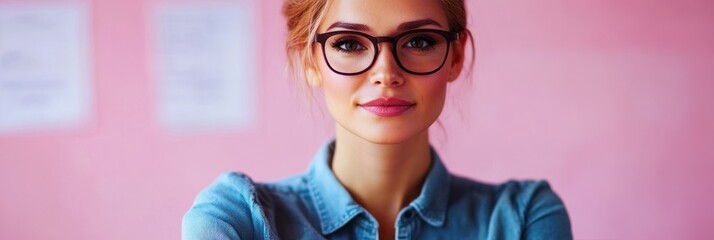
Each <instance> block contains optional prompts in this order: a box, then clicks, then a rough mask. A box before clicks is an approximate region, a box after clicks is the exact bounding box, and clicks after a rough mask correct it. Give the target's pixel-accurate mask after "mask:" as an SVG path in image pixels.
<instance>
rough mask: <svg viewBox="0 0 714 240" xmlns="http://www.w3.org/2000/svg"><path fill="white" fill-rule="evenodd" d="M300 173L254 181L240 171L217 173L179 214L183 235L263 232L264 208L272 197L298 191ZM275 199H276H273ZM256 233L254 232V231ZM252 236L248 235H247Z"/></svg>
mask: <svg viewBox="0 0 714 240" xmlns="http://www.w3.org/2000/svg"><path fill="white" fill-rule="evenodd" d="M301 183H302V177H301V176H300V175H296V176H294V177H290V178H285V179H283V180H280V181H276V182H272V183H257V182H255V181H253V179H252V178H251V177H249V176H248V175H246V174H244V173H241V172H226V173H223V174H221V175H220V176H218V178H216V179H215V180H214V181H213V182H212V183H211V184H210V185H209V186H208V187H206V188H205V189H203V190H202V191H201V192H200V193H199V194H198V195H197V196H196V198H195V200H194V203H193V205H192V206H191V208H190V209H189V210H188V212H186V214H185V215H184V218H183V227H182V229H183V232H182V235H183V238H184V239H237V238H238V237H240V238H245V237H246V235H247V234H249V235H248V236H255V237H258V238H260V236H267V235H265V234H268V233H267V232H259V231H258V232H256V231H254V230H255V229H267V228H265V226H266V224H267V223H266V222H265V221H266V220H267V219H265V216H266V214H265V212H266V210H269V209H270V208H271V206H272V205H273V204H274V201H282V200H281V199H283V198H286V197H289V196H291V195H299V194H298V193H300V192H301V191H302V189H303V187H302V184H301ZM276 199H277V200H276ZM254 234H256V235H254ZM249 238H252V237H249Z"/></svg>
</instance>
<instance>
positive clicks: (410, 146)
mask: <svg viewBox="0 0 714 240" xmlns="http://www.w3.org/2000/svg"><path fill="white" fill-rule="evenodd" d="M336 133H337V134H336V146H335V151H334V155H333V158H332V165H331V167H332V171H333V172H334V173H335V176H336V177H337V179H338V180H339V181H340V182H341V183H342V185H343V186H344V187H345V188H346V189H347V191H348V192H349V193H350V195H351V196H352V198H353V199H354V200H355V201H357V202H358V203H359V204H360V205H362V206H363V207H364V208H365V209H366V210H367V211H368V212H369V213H370V214H371V215H372V216H373V217H375V218H376V219H377V221H378V222H379V224H380V232H382V231H383V230H384V231H391V232H393V231H394V222H395V220H396V217H397V214H398V213H399V210H401V208H403V207H404V206H406V205H407V204H409V203H410V202H411V201H412V200H414V199H415V198H416V197H417V196H419V192H420V191H421V186H422V183H423V182H424V178H425V177H426V174H427V172H428V171H429V167H430V165H431V153H430V149H429V137H428V132H427V131H424V132H422V133H421V134H419V135H417V136H414V137H412V138H411V139H409V140H407V141H405V142H402V143H398V144H376V143H372V142H369V141H367V140H365V139H363V138H361V137H359V136H356V135H354V134H353V133H351V132H349V131H347V130H346V129H344V128H342V127H340V126H339V125H338V126H337V132H336ZM388 226H391V228H390V227H388ZM383 227H386V228H383Z"/></svg>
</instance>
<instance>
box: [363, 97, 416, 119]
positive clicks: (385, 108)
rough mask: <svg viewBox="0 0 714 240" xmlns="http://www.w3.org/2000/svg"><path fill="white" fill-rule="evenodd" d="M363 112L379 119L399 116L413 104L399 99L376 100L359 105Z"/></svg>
mask: <svg viewBox="0 0 714 240" xmlns="http://www.w3.org/2000/svg"><path fill="white" fill-rule="evenodd" d="M360 106H361V107H362V108H364V109H365V110H367V111H369V112H371V113H374V114H375V115H377V116H380V117H394V116H399V115H401V114H402V113H404V112H406V111H407V110H409V109H411V108H412V107H413V106H414V103H412V102H409V101H406V100H402V99H399V98H393V97H388V98H377V99H375V100H372V101H369V102H366V103H363V104H360Z"/></svg>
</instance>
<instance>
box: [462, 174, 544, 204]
mask: <svg viewBox="0 0 714 240" xmlns="http://www.w3.org/2000/svg"><path fill="white" fill-rule="evenodd" d="M451 187H452V189H454V190H455V192H456V193H466V194H478V195H485V196H490V197H494V198H509V199H517V200H518V201H519V202H527V201H528V200H529V199H532V198H534V197H538V196H541V195H553V196H557V195H556V194H555V192H553V190H552V189H551V187H550V184H549V183H548V181H547V180H544V179H537V180H536V179H523V180H518V179H509V180H506V181H504V182H499V183H489V182H485V181H480V180H474V179H471V178H467V177H462V176H452V177H451Z"/></svg>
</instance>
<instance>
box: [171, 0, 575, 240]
mask: <svg viewBox="0 0 714 240" xmlns="http://www.w3.org/2000/svg"><path fill="white" fill-rule="evenodd" d="M283 10H284V14H285V15H286V18H287V25H288V31H289V36H288V43H287V50H288V53H289V55H290V56H291V57H292V59H293V60H294V61H293V65H297V64H299V65H300V66H301V67H300V69H301V72H303V73H304V80H305V81H306V83H307V84H309V85H310V86H311V87H313V88H318V89H320V90H322V91H323V93H324V96H325V102H326V105H327V108H328V110H329V112H330V114H331V115H332V117H333V118H334V120H335V122H336V123H337V124H335V125H336V136H335V140H334V141H331V142H329V143H327V144H325V145H324V146H323V147H322V148H321V149H320V150H319V151H318V153H317V155H316V156H315V158H314V159H313V162H312V164H311V166H310V167H309V169H308V171H307V172H306V173H304V174H301V175H297V176H295V177H292V178H288V179H286V180H282V181H279V182H274V183H254V182H253V181H251V179H250V178H249V177H247V176H246V175H243V174H240V173H227V174H224V175H223V176H221V177H220V178H219V179H218V180H216V182H214V183H213V184H212V185H211V186H209V187H208V188H207V189H205V190H204V191H203V192H201V193H200V194H199V196H198V197H197V198H196V202H195V203H194V205H193V207H192V208H191V209H190V210H189V211H188V213H186V216H185V217H184V222H183V238H184V239H272V238H288V239H322V238H330V239H333V238H337V239H348V238H349V239H352V238H354V239H376V238H381V239H393V238H399V239H412V238H426V239H474V238H475V239H571V238H572V236H571V230H570V221H569V218H568V215H567V212H566V209H565V207H564V205H563V203H562V202H561V200H560V199H559V198H558V197H557V195H555V193H554V192H553V191H551V189H550V188H549V186H548V184H547V183H546V182H544V181H538V182H534V181H509V182H506V183H503V184H498V185H492V184H485V183H480V182H476V181H473V180H470V179H466V178H462V177H458V176H454V175H451V174H449V173H448V172H447V170H446V168H445V167H444V165H443V164H442V162H441V160H440V159H439V156H438V155H437V154H436V152H435V151H434V150H433V149H432V148H431V147H430V145H429V141H428V140H429V138H428V129H429V126H431V125H432V124H433V123H434V122H435V121H436V119H437V118H438V116H439V114H440V113H441V110H442V108H443V106H444V100H445V97H446V87H447V85H448V84H449V83H450V82H452V81H454V80H456V79H457V78H458V76H459V75H460V73H461V72H462V67H463V66H464V58H465V54H464V49H465V45H466V43H467V40H468V38H469V37H470V33H469V31H468V30H467V29H466V27H465V26H466V13H465V8H464V2H463V0H440V1H437V0H419V1H415V0H398V1H397V0H391V1H385V0H335V1H325V0H322V1H321V0H288V1H287V3H286V4H285V6H284V9H283Z"/></svg>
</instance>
